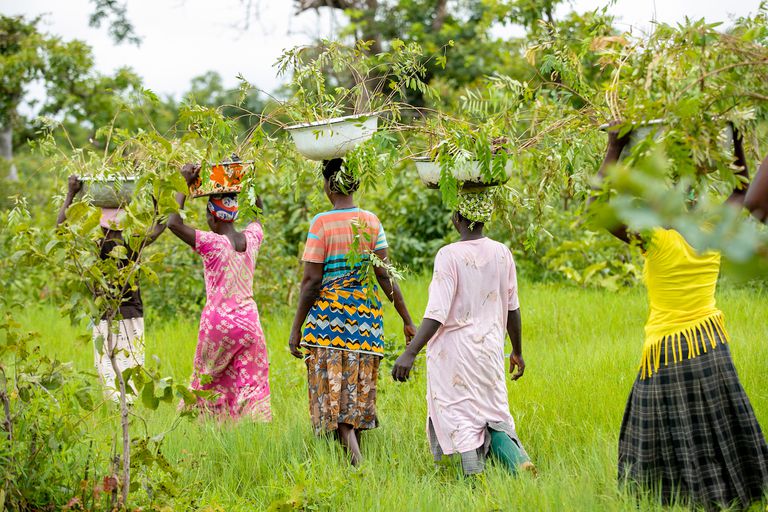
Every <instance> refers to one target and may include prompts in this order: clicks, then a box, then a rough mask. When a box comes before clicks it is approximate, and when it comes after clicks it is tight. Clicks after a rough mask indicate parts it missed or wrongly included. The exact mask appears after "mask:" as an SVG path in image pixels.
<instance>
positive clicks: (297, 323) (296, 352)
mask: <svg viewBox="0 0 768 512" xmlns="http://www.w3.org/2000/svg"><path fill="white" fill-rule="evenodd" d="M322 285H323V264H322V263H309V262H307V263H304V277H303V278H302V280H301V293H300V294H299V305H298V306H297V307H296V315H295V316H294V317H293V326H292V327H291V335H290V337H289V339H288V348H289V349H290V351H291V355H292V356H293V357H297V358H299V359H301V358H302V357H303V356H304V354H303V353H302V351H301V348H300V347H299V345H300V343H301V328H302V326H303V325H304V321H305V320H306V319H307V315H308V314H309V310H310V309H312V306H314V304H315V301H316V300H317V298H318V297H319V296H320V290H321V289H322Z"/></svg>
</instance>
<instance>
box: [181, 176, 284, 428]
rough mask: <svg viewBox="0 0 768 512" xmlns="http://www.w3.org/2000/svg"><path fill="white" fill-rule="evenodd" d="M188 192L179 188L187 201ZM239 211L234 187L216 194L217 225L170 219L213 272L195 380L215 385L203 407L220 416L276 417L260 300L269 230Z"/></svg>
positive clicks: (213, 218)
mask: <svg viewBox="0 0 768 512" xmlns="http://www.w3.org/2000/svg"><path fill="white" fill-rule="evenodd" d="M181 173H182V175H183V176H184V179H185V180H186V181H187V184H188V185H190V184H192V183H194V182H195V180H196V179H197V177H198V175H199V174H200V166H198V165H192V164H187V165H185V166H184V168H183V169H182V171H181ZM185 199H186V196H185V195H184V194H182V193H179V194H177V196H176V200H177V201H178V203H179V207H180V208H183V207H184V201H185ZM260 203H261V201H260V200H258V203H257V206H258V207H259V208H261V204H260ZM236 218H237V196H236V195H234V194H231V195H221V196H211V198H210V199H209V201H208V207H207V219H208V226H209V227H210V228H211V231H201V230H197V229H194V228H192V227H190V226H187V225H186V224H184V221H183V220H182V218H181V216H180V215H178V214H173V215H170V216H169V218H168V228H169V229H170V230H171V231H172V232H173V234H175V235H176V236H178V237H179V238H180V239H182V240H183V241H184V242H186V243H187V244H189V245H190V246H191V247H192V248H193V249H194V250H195V252H196V253H198V254H200V256H202V258H203V267H204V272H205V290H206V295H207V300H206V304H205V307H204V308H203V313H202V315H201V317H200V334H199V336H198V341H197V351H196V352H195V362H194V373H193V375H192V384H191V387H192V388H193V389H200V390H209V391H212V392H213V398H212V399H211V400H210V401H209V400H202V399H201V400H200V401H199V402H198V406H199V407H200V408H202V409H204V410H206V411H208V412H210V413H213V414H214V415H216V416H219V417H221V418H226V417H230V418H233V419H237V418H241V417H248V418H251V419H254V420H259V421H269V420H271V419H272V412H271V408H270V402H269V363H268V361H267V346H266V343H265V340H264V332H263V331H262V329H261V323H260V321H259V311H258V309H257V308H256V302H254V300H253V271H254V267H255V265H256V257H257V256H258V252H259V246H260V245H261V241H262V239H263V238H264V233H263V231H262V227H261V223H260V222H259V221H258V220H254V221H253V222H251V223H250V224H248V226H247V227H246V228H245V230H244V231H242V232H240V231H237V230H236V229H235V227H234V221H235V219H236Z"/></svg>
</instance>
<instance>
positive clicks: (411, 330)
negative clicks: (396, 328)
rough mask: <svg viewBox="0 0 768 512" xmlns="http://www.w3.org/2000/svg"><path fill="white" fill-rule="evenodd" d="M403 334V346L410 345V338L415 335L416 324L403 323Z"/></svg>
mask: <svg viewBox="0 0 768 512" xmlns="http://www.w3.org/2000/svg"><path fill="white" fill-rule="evenodd" d="M403 334H405V346H406V347H407V346H408V345H410V343H411V340H412V339H413V337H414V336H416V326H415V325H413V324H403Z"/></svg>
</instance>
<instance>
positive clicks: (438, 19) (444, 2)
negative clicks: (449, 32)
mask: <svg viewBox="0 0 768 512" xmlns="http://www.w3.org/2000/svg"><path fill="white" fill-rule="evenodd" d="M447 14H448V0H438V1H437V6H436V7H435V18H434V19H433V20H432V30H433V31H434V32H440V29H441V28H443V25H444V24H445V17H446V15H447Z"/></svg>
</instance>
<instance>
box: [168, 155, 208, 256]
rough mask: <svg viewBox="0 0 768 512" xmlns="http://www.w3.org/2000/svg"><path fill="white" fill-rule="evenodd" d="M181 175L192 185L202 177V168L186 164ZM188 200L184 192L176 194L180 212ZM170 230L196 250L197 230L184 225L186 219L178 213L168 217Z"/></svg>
mask: <svg viewBox="0 0 768 512" xmlns="http://www.w3.org/2000/svg"><path fill="white" fill-rule="evenodd" d="M181 174H182V176H184V179H185V180H186V182H187V185H190V184H192V183H194V182H195V180H196V179H197V177H198V176H199V175H200V166H199V165H195V164H185V165H184V167H182V169H181ZM186 200H187V196H186V194H184V193H182V192H177V193H176V202H177V203H178V205H179V210H183V209H184V203H185V201H186ZM168 229H170V230H171V232H172V233H173V234H174V235H176V236H177V237H179V238H180V239H181V240H182V241H184V242H185V243H186V244H187V245H189V246H190V247H192V248H193V249H194V247H195V230H194V228H192V227H190V226H187V225H186V224H184V219H182V218H181V215H180V214H178V213H172V214H170V215H169V216H168Z"/></svg>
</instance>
